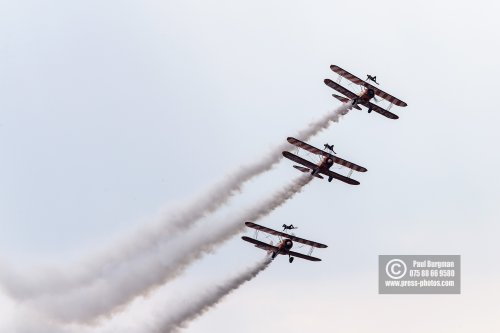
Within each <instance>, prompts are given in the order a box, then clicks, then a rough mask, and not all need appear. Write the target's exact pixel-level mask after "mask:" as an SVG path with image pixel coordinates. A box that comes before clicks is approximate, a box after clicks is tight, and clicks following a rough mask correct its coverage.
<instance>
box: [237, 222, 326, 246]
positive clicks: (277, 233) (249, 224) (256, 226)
mask: <svg viewBox="0 0 500 333" xmlns="http://www.w3.org/2000/svg"><path fill="white" fill-rule="evenodd" d="M245 225H246V226H247V227H249V228H253V229H255V230H259V231H263V232H266V233H268V234H271V235H275V236H281V237H285V238H288V239H291V240H292V241H294V242H297V243H302V244H306V245H310V246H314V247H317V248H325V247H328V246H327V245H325V244H321V243H317V242H313V241H310V240H308V239H304V238H300V237H296V236H293V235H289V234H286V233H284V232H281V231H277V230H274V229H271V228H267V227H264V226H262V225H260V224H256V223H253V222H245ZM250 239H253V238H250ZM264 244H265V243H264Z"/></svg>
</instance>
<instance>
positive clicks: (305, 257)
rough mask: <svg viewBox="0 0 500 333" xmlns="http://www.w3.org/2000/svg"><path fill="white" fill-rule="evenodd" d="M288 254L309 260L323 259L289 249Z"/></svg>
mask: <svg viewBox="0 0 500 333" xmlns="http://www.w3.org/2000/svg"><path fill="white" fill-rule="evenodd" d="M288 254H289V255H291V256H292V257H297V258H302V259H305V260H309V261H321V259H320V258H316V257H312V256H308V255H306V254H302V253H298V252H294V251H288Z"/></svg>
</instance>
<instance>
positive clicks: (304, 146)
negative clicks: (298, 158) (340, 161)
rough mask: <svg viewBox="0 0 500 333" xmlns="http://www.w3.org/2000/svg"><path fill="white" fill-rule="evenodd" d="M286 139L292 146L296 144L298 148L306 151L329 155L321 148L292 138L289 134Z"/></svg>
mask: <svg viewBox="0 0 500 333" xmlns="http://www.w3.org/2000/svg"><path fill="white" fill-rule="evenodd" d="M286 141H288V142H290V143H291V144H292V145H294V146H297V147H299V148H302V149H305V150H307V151H308V152H310V153H313V154H316V155H321V156H327V155H329V154H328V153H326V152H324V151H322V150H321V149H318V148H316V147H313V146H311V145H310V144H308V143H305V142H304V141H300V140H298V139H295V138H292V137H291V136H289V137H288V138H286Z"/></svg>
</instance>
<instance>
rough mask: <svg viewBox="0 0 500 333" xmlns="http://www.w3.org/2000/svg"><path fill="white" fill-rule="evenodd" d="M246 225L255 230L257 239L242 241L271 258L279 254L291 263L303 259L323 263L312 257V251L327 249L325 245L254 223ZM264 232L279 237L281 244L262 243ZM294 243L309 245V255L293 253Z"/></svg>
mask: <svg viewBox="0 0 500 333" xmlns="http://www.w3.org/2000/svg"><path fill="white" fill-rule="evenodd" d="M245 225H246V226H247V227H249V228H252V229H255V238H251V237H247V236H243V237H241V239H243V240H244V241H246V242H249V243H252V244H254V245H255V247H258V248H259V249H262V250H265V251H267V252H268V253H270V254H271V258H272V259H274V258H276V256H277V255H278V254H281V255H287V256H288V261H289V262H290V263H292V262H293V258H294V257H297V258H301V259H305V260H310V261H321V259H319V258H316V257H312V256H311V254H312V251H313V249H314V248H315V247H316V248H325V247H327V246H326V245H325V244H321V243H317V242H313V241H310V240H307V239H304V238H299V237H296V236H294V235H290V234H286V233H284V232H281V231H277V230H274V229H271V228H267V227H264V226H261V225H259V224H256V223H253V222H245ZM259 231H262V232H265V233H268V234H271V235H274V236H278V238H279V242H278V244H276V245H273V244H272V243H271V244H267V243H264V242H261V241H260V240H257V236H258V232H259ZM293 242H297V243H301V244H305V245H309V246H310V247H311V248H310V249H309V253H308V254H303V253H299V252H294V251H291V250H290V249H291V248H292V247H293Z"/></svg>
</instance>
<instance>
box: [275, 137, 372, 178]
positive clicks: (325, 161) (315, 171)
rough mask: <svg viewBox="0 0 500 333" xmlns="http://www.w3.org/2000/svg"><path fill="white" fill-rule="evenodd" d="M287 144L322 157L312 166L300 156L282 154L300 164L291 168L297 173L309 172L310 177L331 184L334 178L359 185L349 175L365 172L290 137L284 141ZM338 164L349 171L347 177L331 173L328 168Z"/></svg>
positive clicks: (287, 153) (285, 152)
mask: <svg viewBox="0 0 500 333" xmlns="http://www.w3.org/2000/svg"><path fill="white" fill-rule="evenodd" d="M286 140H287V141H288V142H290V143H291V144H292V145H295V146H297V147H298V148H302V149H305V150H307V151H308V152H310V153H313V154H316V155H319V156H321V157H322V160H321V161H320V162H319V163H318V164H314V163H313V162H310V161H308V160H306V159H304V158H302V157H300V156H297V155H295V154H292V153H290V152H288V151H284V152H283V156H284V157H286V158H288V159H289V160H291V161H294V162H296V163H299V164H301V165H302V166H300V165H294V166H293V167H294V168H295V169H297V170H299V171H302V172H304V173H306V172H311V175H312V176H314V177H317V178H320V179H323V176H322V175H321V174H323V175H325V176H327V177H328V181H329V182H331V181H332V180H333V179H334V178H335V179H338V180H340V181H343V182H344V183H347V184H350V185H359V182H358V181H357V180H355V179H352V178H350V176H351V174H352V172H353V171H359V172H366V171H367V170H366V168H364V167H362V166H359V165H357V164H354V163H352V162H349V161H346V160H344V159H341V158H339V157H337V156H333V155H332V154H330V153H327V152H326V151H323V150H321V149H318V148H316V147H313V146H311V145H310V144H307V143H305V142H303V141H300V140H297V139H295V138H292V137H288V138H287V139H286ZM335 163H337V164H339V165H341V166H344V167H347V168H349V169H351V170H350V172H349V175H348V176H347V177H346V176H343V175H341V174H338V173H336V172H333V171H332V170H330V168H331V167H332V166H333V165H334V164H335Z"/></svg>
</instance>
